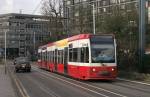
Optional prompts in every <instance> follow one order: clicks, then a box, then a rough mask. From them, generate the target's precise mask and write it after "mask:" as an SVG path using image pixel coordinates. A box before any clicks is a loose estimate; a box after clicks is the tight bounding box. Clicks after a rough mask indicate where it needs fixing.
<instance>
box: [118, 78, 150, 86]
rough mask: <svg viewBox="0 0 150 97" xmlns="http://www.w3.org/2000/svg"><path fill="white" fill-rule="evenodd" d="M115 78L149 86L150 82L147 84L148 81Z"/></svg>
mask: <svg viewBox="0 0 150 97" xmlns="http://www.w3.org/2000/svg"><path fill="white" fill-rule="evenodd" d="M117 79H118V80H122V81H128V82H132V83H138V84H142V85H147V86H150V84H148V83H143V82H138V81H132V80H127V79H123V78H117Z"/></svg>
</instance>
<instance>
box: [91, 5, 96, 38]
mask: <svg viewBox="0 0 150 97" xmlns="http://www.w3.org/2000/svg"><path fill="white" fill-rule="evenodd" d="M92 7H93V34H94V35H95V33H96V32H95V29H96V28H95V5H94V3H93V5H92Z"/></svg>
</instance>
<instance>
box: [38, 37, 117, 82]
mask: <svg viewBox="0 0 150 97" xmlns="http://www.w3.org/2000/svg"><path fill="white" fill-rule="evenodd" d="M38 54H39V59H38V65H39V67H40V68H44V69H47V70H50V71H54V72H58V73H61V74H65V75H69V76H71V77H73V78H78V79H82V80H89V79H107V80H113V79H115V78H116V76H117V60H116V41H115V38H114V36H113V35H92V34H79V35H76V36H72V37H69V38H67V39H64V40H60V41H56V42H54V43H49V44H47V45H44V46H41V47H39V49H38Z"/></svg>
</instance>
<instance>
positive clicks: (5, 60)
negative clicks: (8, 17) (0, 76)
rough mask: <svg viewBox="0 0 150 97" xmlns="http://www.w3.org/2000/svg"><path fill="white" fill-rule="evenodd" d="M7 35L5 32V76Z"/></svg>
mask: <svg viewBox="0 0 150 97" xmlns="http://www.w3.org/2000/svg"><path fill="white" fill-rule="evenodd" d="M6 33H7V31H5V74H7V63H6V62H7V59H6V57H7V55H6V54H7V52H6V50H7V39H6V35H7V34H6Z"/></svg>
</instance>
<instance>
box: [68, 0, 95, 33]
mask: <svg viewBox="0 0 150 97" xmlns="http://www.w3.org/2000/svg"><path fill="white" fill-rule="evenodd" d="M85 4H87V5H90V6H92V18H93V34H94V35H95V34H96V27H95V24H96V23H95V5H94V2H93V4H90V3H89V2H88V3H85ZM75 5H77V6H80V5H79V4H75ZM75 5H69V6H67V7H66V8H67V10H68V11H67V13H68V14H67V17H68V19H69V7H73V6H75ZM67 25H69V24H67ZM67 28H68V27H67Z"/></svg>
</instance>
